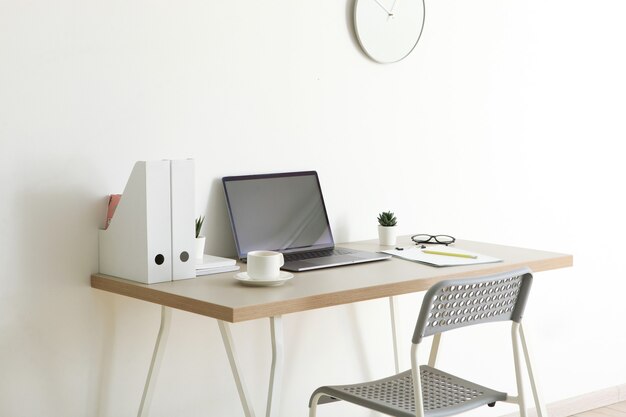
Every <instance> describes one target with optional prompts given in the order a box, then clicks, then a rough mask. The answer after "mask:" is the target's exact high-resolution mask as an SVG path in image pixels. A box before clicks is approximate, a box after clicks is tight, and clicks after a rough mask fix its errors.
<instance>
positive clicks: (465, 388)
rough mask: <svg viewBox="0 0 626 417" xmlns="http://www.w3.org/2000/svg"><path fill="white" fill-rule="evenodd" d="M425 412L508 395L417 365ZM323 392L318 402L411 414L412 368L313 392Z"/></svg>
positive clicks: (440, 414)
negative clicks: (347, 404) (382, 377)
mask: <svg viewBox="0 0 626 417" xmlns="http://www.w3.org/2000/svg"><path fill="white" fill-rule="evenodd" d="M420 375H421V380H422V394H423V397H424V414H425V415H426V416H428V417H444V416H448V415H451V414H457V413H460V412H463V411H467V410H471V409H473V408H476V407H480V406H482V405H485V404H489V403H493V402H496V401H504V400H506V396H507V394H506V393H504V392H499V391H494V390H492V389H489V388H486V387H483V386H481V385H478V384H475V383H473V382H470V381H467V380H464V379H461V378H459V377H456V376H454V375H451V374H448V373H446V372H443V371H441V370H439V369H436V368H431V367H430V366H427V365H422V366H420ZM320 393H322V394H324V395H326V396H327V397H322V398H320V401H319V404H322V403H326V402H332V401H337V400H344V401H348V402H351V403H354V404H358V405H361V406H365V407H368V408H370V409H373V410H376V411H379V412H381V413H384V414H389V415H392V416H396V417H414V416H415V400H414V396H413V377H412V375H411V371H410V370H408V371H405V372H402V373H400V374H397V375H394V376H391V377H388V378H384V379H379V380H377V381H371V382H365V383H362V384H353V385H335V386H324V387H320V388H318V389H317V390H315V392H314V393H313V396H312V397H311V398H313V397H314V396H315V395H316V394H320Z"/></svg>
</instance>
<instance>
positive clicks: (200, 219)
mask: <svg viewBox="0 0 626 417" xmlns="http://www.w3.org/2000/svg"><path fill="white" fill-rule="evenodd" d="M202 223H204V216H200V217H198V218H197V219H196V237H200V230H201V229H202Z"/></svg>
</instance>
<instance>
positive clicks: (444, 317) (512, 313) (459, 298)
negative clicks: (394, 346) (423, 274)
mask: <svg viewBox="0 0 626 417" xmlns="http://www.w3.org/2000/svg"><path fill="white" fill-rule="evenodd" d="M532 278H533V277H532V274H531V273H530V270H529V269H528V268H524V269H518V270H515V271H511V272H504V273H500V274H495V275H489V276H485V277H480V278H472V279H459V280H447V281H441V282H439V283H437V284H435V285H433V286H432V287H431V288H430V289H429V290H428V291H427V292H426V295H424V301H423V302H422V308H421V310H420V315H419V318H418V319H417V324H416V325H415V332H414V333H413V343H419V342H420V341H421V340H422V338H424V337H427V336H431V335H433V334H435V333H443V332H446V331H448V330H452V329H458V328H460V327H466V326H472V325H474V324H479V323H486V322H493V321H506V320H512V321H515V322H519V321H520V319H521V318H522V314H523V313H524V307H525V305H526V299H527V298H528V293H529V291H530V286H531V284H532Z"/></svg>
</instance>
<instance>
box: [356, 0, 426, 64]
mask: <svg viewBox="0 0 626 417" xmlns="http://www.w3.org/2000/svg"><path fill="white" fill-rule="evenodd" d="M359 1H375V0H355V1H354V8H353V13H352V19H353V25H354V33H355V34H356V38H357V42H358V43H359V46H360V47H361V50H362V51H363V53H365V55H367V57H369V58H370V59H371V60H372V61H374V62H377V63H379V64H393V63H395V62H399V61H402V60H403V59H404V58H406V57H407V56H409V55H410V54H411V52H413V50H414V49H415V47H416V46H417V44H418V43H419V41H420V39H421V38H422V33H423V32H424V24H425V22H426V0H421V3H422V24H421V26H420V30H419V33H418V34H417V38H416V39H415V42H414V43H413V46H412V47H411V49H409V50H408V51H407V53H406V54H404V55H402V56H401V57H400V58H398V59H395V60H389V61H386V60H382V59H379V58H376V57H374V56H372V55H371V54H370V52H368V50H367V47H366V46H365V45H364V44H363V41H362V39H361V37H360V36H359V29H358V24H357V8H358V5H359ZM417 1H420V0H417Z"/></svg>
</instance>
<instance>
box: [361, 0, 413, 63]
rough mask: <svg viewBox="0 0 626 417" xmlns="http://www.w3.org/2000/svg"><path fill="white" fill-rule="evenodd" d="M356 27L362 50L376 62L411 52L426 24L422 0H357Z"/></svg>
mask: <svg viewBox="0 0 626 417" xmlns="http://www.w3.org/2000/svg"><path fill="white" fill-rule="evenodd" d="M354 27H355V30H356V36H357V39H358V40H359V43H360V44H361V48H363V51H365V53H366V54H367V55H368V56H369V57H370V58H372V59H373V60H374V61H376V62H380V63H390V62H396V61H400V60H401V59H403V58H404V57H406V56H407V55H408V54H410V53H411V51H412V50H413V48H415V45H417V41H418V40H419V38H420V35H421V34H422V28H423V27H424V2H423V0H356V4H355V6H354Z"/></svg>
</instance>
